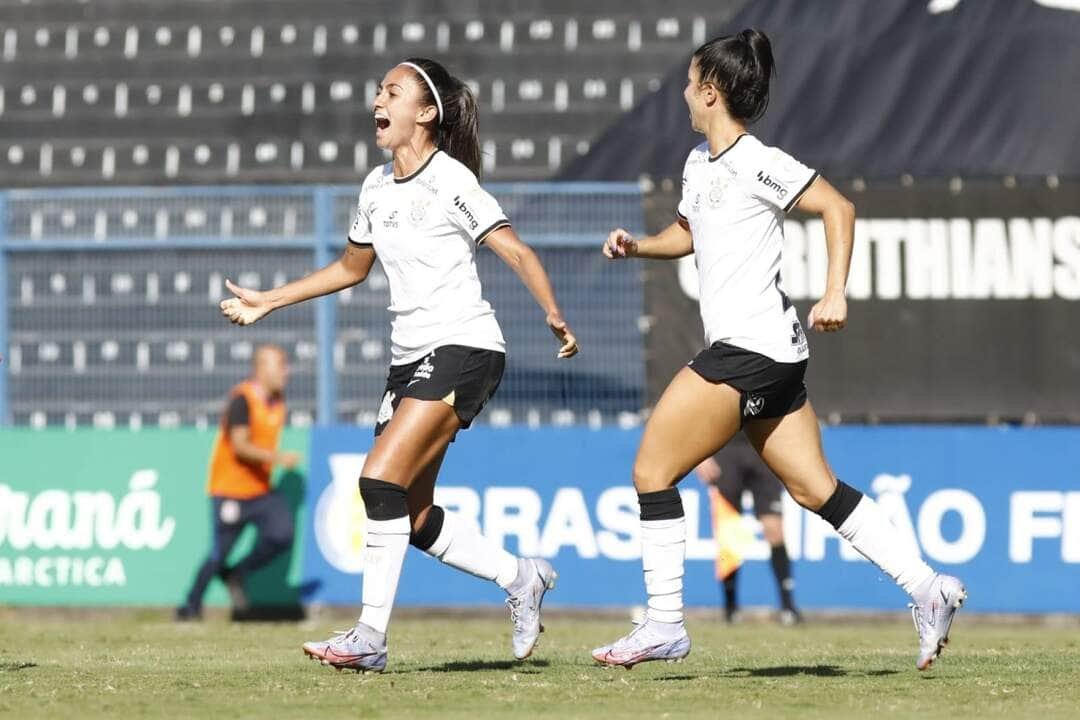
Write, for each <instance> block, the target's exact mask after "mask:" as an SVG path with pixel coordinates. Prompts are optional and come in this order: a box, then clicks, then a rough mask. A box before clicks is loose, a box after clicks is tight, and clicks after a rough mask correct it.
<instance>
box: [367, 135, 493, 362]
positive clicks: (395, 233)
mask: <svg viewBox="0 0 1080 720" xmlns="http://www.w3.org/2000/svg"><path fill="white" fill-rule="evenodd" d="M509 224H510V221H509V220H507V219H506V214H505V213H503V211H502V208H501V207H499V203H498V202H497V201H496V200H495V198H493V197H492V196H491V195H490V194H489V193H488V192H487V191H485V190H484V189H483V188H481V187H480V183H479V182H478V181H477V179H476V176H475V175H473V174H472V172H470V171H469V169H468V168H467V167H465V166H464V165H462V164H461V163H460V162H458V161H457V160H455V159H454V158H452V157H450V156H449V155H447V154H446V153H444V152H442V151H436V152H435V153H434V154H433V155H432V156H431V157H430V158H428V160H427V162H425V163H424V164H423V166H421V167H420V168H419V169H418V170H417V171H416V172H414V173H412V174H411V175H409V176H408V177H403V178H395V177H394V169H393V163H392V162H389V163H386V164H385V165H382V166H380V167H377V168H375V169H374V170H372V171H371V172H370V173H369V174H368V176H367V178H365V179H364V184H363V186H362V187H361V189H360V200H359V202H358V203H357V211H356V220H355V221H354V222H353V225H352V228H351V229H350V230H349V242H351V243H353V244H355V245H373V246H374V248H375V254H376V255H377V256H378V258H379V261H380V262H381V263H382V266H383V269H384V270H385V271H386V277H387V279H388V280H389V282H390V307H389V308H388V309H389V310H390V312H391V313H392V314H393V321H392V331H391V334H390V340H391V342H392V344H393V359H392V360H391V364H393V365H406V364H408V363H411V362H414V361H416V360H419V359H420V358H422V357H424V356H425V355H427V354H428V353H430V352H431V351H432V350H434V349H435V348H437V347H439V346H441V345H469V346H472V347H477V348H481V349H485V350H498V351H500V352H503V351H505V347H506V344H505V342H504V340H503V335H502V331H501V330H500V329H499V323H498V322H497V321H496V320H495V311H494V310H492V309H491V305H490V304H488V302H487V301H486V300H484V298H483V296H482V294H481V288H480V277H479V276H478V275H477V273H476V247H477V245H478V244H479V243H481V242H483V241H484V238H485V237H487V235H488V233H490V232H491V231H493V230H495V229H497V228H500V227H503V226H505V225H509Z"/></svg>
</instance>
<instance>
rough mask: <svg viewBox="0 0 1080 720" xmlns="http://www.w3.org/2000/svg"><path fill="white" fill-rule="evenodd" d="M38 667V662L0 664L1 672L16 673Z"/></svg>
mask: <svg viewBox="0 0 1080 720" xmlns="http://www.w3.org/2000/svg"><path fill="white" fill-rule="evenodd" d="M37 666H38V664H37V663H36V662H0V672H16V671H18V670H26V669H28V668H36V667H37Z"/></svg>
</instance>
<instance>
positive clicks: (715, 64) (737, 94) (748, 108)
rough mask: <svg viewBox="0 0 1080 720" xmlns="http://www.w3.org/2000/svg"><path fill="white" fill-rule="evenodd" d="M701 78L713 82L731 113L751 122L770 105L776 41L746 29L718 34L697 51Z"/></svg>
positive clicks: (737, 117)
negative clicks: (734, 32) (735, 32)
mask: <svg viewBox="0 0 1080 720" xmlns="http://www.w3.org/2000/svg"><path fill="white" fill-rule="evenodd" d="M694 61H695V62H697V66H698V73H699V75H700V78H701V79H700V82H701V83H702V84H704V83H712V84H713V85H715V86H716V87H717V89H718V90H720V93H721V95H723V97H724V104H725V105H726V106H727V109H728V113H729V114H730V115H731V116H732V117H733V118H734V119H736V120H739V121H741V122H744V123H747V124H750V123H752V122H754V121H756V120H759V119H760V118H761V116H762V115H764V114H765V110H766V109H767V108H768V107H769V81H770V80H771V79H772V76H773V75H774V74H775V73H776V66H775V64H774V62H773V54H772V44H771V43H770V42H769V38H768V37H767V36H766V35H765V33H763V32H761V31H760V30H756V29H746V30H743V31H742V32H740V33H738V34H737V35H725V36H722V37H718V38H715V39H713V40H710V41H709V42H707V43H705V44H704V45H702V46H701V47H699V48H698V49H697V50H696V51H695V52H694Z"/></svg>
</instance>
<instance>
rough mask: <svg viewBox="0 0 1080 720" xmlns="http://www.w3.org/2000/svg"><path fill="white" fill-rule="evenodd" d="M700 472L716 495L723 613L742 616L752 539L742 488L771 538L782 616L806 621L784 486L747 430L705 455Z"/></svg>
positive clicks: (733, 619) (788, 621)
mask: <svg viewBox="0 0 1080 720" xmlns="http://www.w3.org/2000/svg"><path fill="white" fill-rule="evenodd" d="M696 472H697V476H698V479H700V480H701V482H702V483H704V484H705V485H706V486H708V488H709V495H710V498H711V500H712V502H711V508H712V515H713V527H714V528H715V533H714V537H715V538H716V542H717V557H716V576H717V580H718V581H719V582H720V585H721V587H722V588H723V595H724V618H725V619H726V620H727V622H728V623H731V624H734V623H737V622H739V621H740V620H741V616H740V614H739V601H738V581H739V566H740V565H741V564H742V558H743V551H744V550H745V545H746V543H745V542H744V541H741V540H742V539H743V538H745V540H750V541H752V539H753V538H752V537H751V536H750V534H749V532H748V531H747V530H746V528H745V525H744V524H743V515H742V500H743V494H744V493H746V492H749V493H750V494H751V496H752V497H753V499H754V515H756V516H757V519H758V520H759V521H760V522H761V534H762V535H763V536H764V538H765V542H767V543H768V544H769V557H770V560H771V562H772V571H773V575H774V576H775V577H776V587H777V590H778V591H779V593H780V613H779V615H778V619H779V620H780V624H781V625H795V624H797V623H799V622H801V621H802V616H801V615H800V614H799V611H798V609H796V607H795V598H794V594H793V593H794V590H795V580H794V579H793V578H792V577H791V559H790V558H789V557H788V552H787V546H786V545H785V544H784V519H783V507H784V506H783V499H782V497H783V495H782V493H783V492H784V486H783V485H782V484H781V483H780V481H779V480H778V479H777V477H776V476H775V475H773V474H772V472H771V471H770V470H769V468H768V467H767V466H766V465H765V463H764V462H762V460H761V458H760V457H759V456H758V454H757V452H756V451H755V450H754V447H753V446H752V445H751V444H750V442H749V441H748V440H747V439H746V436H745V435H743V434H742V433H738V434H736V435H735V437H733V438H732V439H731V442H729V443H728V444H727V445H726V446H725V447H724V449H723V450H721V451H720V452H718V453H716V454H715V455H713V456H712V457H708V458H705V459H704V460H702V461H701V464H700V465H698V466H697V468H696ZM729 524H731V525H732V527H731V528H730V530H728V529H727V527H728V526H729ZM734 525H737V526H738V527H734ZM740 531H742V532H740Z"/></svg>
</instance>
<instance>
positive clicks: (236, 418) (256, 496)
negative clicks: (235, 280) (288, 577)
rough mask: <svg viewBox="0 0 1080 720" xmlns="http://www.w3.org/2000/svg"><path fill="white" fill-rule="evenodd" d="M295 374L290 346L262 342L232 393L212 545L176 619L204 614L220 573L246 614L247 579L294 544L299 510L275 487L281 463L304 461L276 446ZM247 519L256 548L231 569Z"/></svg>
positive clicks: (216, 478) (217, 465)
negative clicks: (291, 370) (204, 604)
mask: <svg viewBox="0 0 1080 720" xmlns="http://www.w3.org/2000/svg"><path fill="white" fill-rule="evenodd" d="M288 377H289V361H288V357H287V356H286V354H285V351H284V350H283V349H282V348H281V347H279V346H277V345H261V346H259V347H258V348H256V350H255V354H254V356H253V358H252V373H251V377H250V378H248V379H247V380H245V381H244V382H242V383H240V384H239V385H237V386H236V387H234V388H233V389H232V391H231V392H230V393H229V400H228V404H227V406H226V408H225V412H224V414H223V415H222V418H221V425H220V429H219V430H218V434H217V439H216V440H215V442H214V450H213V454H212V455H211V457H210V482H209V486H208V488H207V491H208V493H209V495H210V499H211V506H212V508H213V526H214V532H213V543H212V545H211V548H210V554H209V556H208V557H207V558H206V560H205V561H204V562H203V564H202V567H200V568H199V573H198V575H197V576H196V578H195V583H194V584H193V585H192V587H191V590H190V592H188V596H187V600H186V601H185V603H184V604H183V605H181V606H180V607H179V608H177V610H176V618H177V620H197V619H199V618H200V617H201V616H202V598H203V595H204V594H205V593H206V588H207V586H208V585H209V584H210V581H211V580H213V579H214V578H215V577H219V578H221V579H222V580H224V581H225V583H226V585H227V586H228V588H229V595H230V597H231V598H232V604H233V612H234V616H235V615H237V614H242V613H243V612H244V611H246V610H247V605H248V602H247V596H246V594H245V592H244V578H245V577H246V576H247V575H248V574H249V573H251V571H253V570H255V569H257V568H260V567H262V566H263V565H266V564H267V563H269V562H270V561H272V560H273V559H274V558H275V557H277V556H278V555H280V554H281V553H283V552H286V551H287V550H288V549H289V548H290V547H292V543H293V525H294V520H293V515H292V512H291V511H290V509H289V506H288V504H287V503H286V502H285V499H284V498H282V497H281V495H280V494H278V493H276V492H274V490H273V489H272V488H271V487H270V474H271V471H272V470H273V468H274V466H275V465H281V466H282V467H285V468H287V469H292V468H294V467H296V465H297V464H298V463H299V462H300V455H299V454H298V453H296V452H292V451H284V452H281V451H278V449H277V447H278V438H279V436H280V435H281V428H282V427H283V426H284V424H285V385H286V383H287V382H288ZM248 523H252V524H254V525H255V528H256V529H257V531H258V537H257V540H256V542H255V547H254V548H252V550H251V552H250V553H249V554H248V555H247V556H246V557H245V558H244V559H243V560H241V561H240V562H238V563H237V564H236V565H234V566H233V567H226V565H225V561H226V558H228V556H229V552H230V551H231V550H232V547H233V545H234V544H235V543H236V539H237V538H238V537H239V536H240V531H241V530H243V529H244V527H245V526H246V525H247V524H248Z"/></svg>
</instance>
